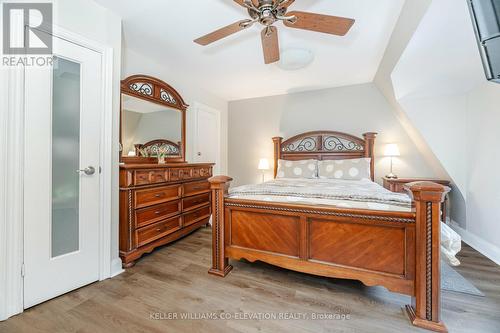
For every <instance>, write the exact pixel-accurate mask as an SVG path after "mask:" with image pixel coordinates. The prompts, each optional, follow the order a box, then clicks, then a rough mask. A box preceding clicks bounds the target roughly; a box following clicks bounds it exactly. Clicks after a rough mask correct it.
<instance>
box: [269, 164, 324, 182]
mask: <svg viewBox="0 0 500 333" xmlns="http://www.w3.org/2000/svg"><path fill="white" fill-rule="evenodd" d="M276 178H318V161H317V160H302V161H285V160H279V161H278V173H277V175H276Z"/></svg>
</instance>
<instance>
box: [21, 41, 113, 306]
mask: <svg viewBox="0 0 500 333" xmlns="http://www.w3.org/2000/svg"><path fill="white" fill-rule="evenodd" d="M53 41H54V43H53V44H54V51H53V52H54V63H53V66H51V67H45V68H40V67H38V68H36V67H30V68H28V67H27V68H26V70H25V82H26V83H25V88H26V90H25V133H26V136H25V152H26V153H25V169H24V170H25V175H24V183H25V188H24V265H25V266H24V268H25V269H24V271H25V276H24V307H25V308H29V307H31V306H33V305H36V304H38V303H41V302H44V301H46V300H48V299H51V298H54V297H56V296H59V295H61V294H64V293H66V292H68V291H70V290H73V289H76V288H79V287H82V286H84V285H86V284H89V283H92V282H94V281H96V280H98V279H99V207H100V206H99V196H100V190H99V178H100V176H99V173H100V172H99V170H100V167H99V163H100V154H99V140H100V126H101V114H102V113H103V107H102V102H101V100H102V99H101V97H102V96H101V87H102V85H101V80H102V73H101V66H102V65H101V54H99V53H97V52H94V51H92V50H90V49H87V48H84V47H81V46H79V45H76V44H73V43H71V42H68V41H66V40H63V39H59V38H56V37H54V39H53Z"/></svg>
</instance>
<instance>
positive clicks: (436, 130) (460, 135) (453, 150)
mask: <svg viewBox="0 0 500 333" xmlns="http://www.w3.org/2000/svg"><path fill="white" fill-rule="evenodd" d="M443 13H446V16H447V19H446V20H443V19H442V18H443ZM394 67H395V68H394V71H393V72H392V73H391V77H392V82H391V84H392V85H393V87H394V91H393V94H394V96H395V99H397V103H398V104H399V105H400V110H401V111H402V112H403V113H404V114H405V116H406V117H407V119H408V120H409V121H410V122H411V124H412V126H414V128H415V129H416V130H417V131H418V132H419V134H420V135H421V137H422V140H423V141H424V142H425V144H426V145H427V146H428V147H429V149H430V150H431V151H432V153H433V154H434V155H435V156H436V158H437V159H438V161H439V162H440V163H441V164H442V165H443V166H444V167H445V169H446V171H447V173H448V175H449V176H450V178H451V179H452V180H453V182H454V183H455V184H456V187H454V189H453V192H452V194H453V197H452V218H453V220H454V222H456V223H455V224H454V226H455V228H456V230H457V231H458V232H459V233H460V234H461V235H462V236H463V238H464V240H465V241H466V242H468V243H469V244H470V245H472V246H473V247H475V248H476V249H478V250H480V251H481V252H482V253H483V254H485V255H487V256H489V257H490V258H492V259H494V260H495V261H496V262H498V263H500V239H499V237H498V230H499V222H500V208H499V207H498V199H499V191H498V190H497V189H496V188H497V186H495V185H494V184H497V183H499V182H500V176H498V175H497V174H496V173H495V172H494V171H495V167H494V165H495V163H498V161H499V154H498V153H497V150H495V149H494V148H493V149H492V148H491V146H492V145H494V142H498V139H499V135H498V129H497V126H495V125H496V124H498V118H499V114H500V113H499V112H498V105H499V98H500V86H499V85H495V84H491V83H486V79H485V76H484V72H483V67H482V64H481V60H480V56H479V52H478V48H477V44H476V40H475V36H474V31H473V28H472V22H471V19H470V15H469V11H468V8H467V3H466V2H465V1H459V2H457V1H455V0H433V1H432V3H431V4H430V6H429V7H428V10H427V11H426V12H425V15H423V18H422V19H421V21H420V22H419V25H418V27H417V28H416V29H415V33H414V34H413V36H412V38H411V40H410V41H409V43H408V45H407V46H406V48H405V49H404V52H402V54H401V56H400V58H399V60H398V63H397V65H396V66H394Z"/></svg>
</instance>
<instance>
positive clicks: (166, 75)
mask: <svg viewBox="0 0 500 333" xmlns="http://www.w3.org/2000/svg"><path fill="white" fill-rule="evenodd" d="M183 70H189V69H183ZM135 74H146V75H151V76H154V77H157V78H159V79H161V80H163V81H165V82H167V83H168V84H170V85H171V86H173V87H174V88H175V89H176V90H177V91H178V92H179V93H180V94H181V96H182V97H183V98H184V100H185V101H186V103H187V104H189V105H191V106H193V105H194V104H195V102H198V103H201V104H204V105H207V106H209V107H211V108H213V109H216V110H218V111H220V112H221V122H222V129H221V147H220V150H221V160H222V162H221V165H220V169H219V170H220V172H221V173H226V172H227V128H228V125H227V124H228V120H227V114H228V104H227V101H226V100H224V99H222V98H219V97H218V96H215V95H213V94H211V93H209V92H207V91H206V90H204V89H202V88H201V87H199V86H198V85H197V83H196V82H192V81H191V80H186V79H184V76H183V75H182V70H181V69H178V68H175V66H174V65H173V64H168V63H165V64H160V63H157V62H155V61H154V60H152V59H150V58H148V57H147V56H144V55H142V54H140V53H138V52H136V51H134V50H131V49H127V48H125V49H124V50H123V63H122V74H121V75H122V79H125V78H126V77H128V76H130V75H135ZM190 109H191V108H189V109H188V110H187V124H186V131H187V138H186V155H187V156H186V157H187V159H188V161H189V160H193V159H194V151H193V142H191V140H190V134H191V133H192V132H193V131H194V126H193V125H194V118H193V112H190ZM191 111H192V110H191Z"/></svg>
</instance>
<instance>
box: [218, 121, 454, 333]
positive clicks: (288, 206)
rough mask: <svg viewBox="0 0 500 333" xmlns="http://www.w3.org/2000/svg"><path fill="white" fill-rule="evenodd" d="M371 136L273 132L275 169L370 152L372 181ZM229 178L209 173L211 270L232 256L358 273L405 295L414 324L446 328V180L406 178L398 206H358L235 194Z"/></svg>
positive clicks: (224, 270) (223, 267)
mask: <svg viewBox="0 0 500 333" xmlns="http://www.w3.org/2000/svg"><path fill="white" fill-rule="evenodd" d="M375 138H376V134H375V133H366V134H365V135H364V138H363V139H362V138H358V137H355V136H352V135H349V134H344V133H339V132H332V131H318V132H310V133H304V134H301V135H298V136H295V137H293V138H291V139H289V140H286V141H283V139H282V138H274V139H273V141H274V148H275V150H274V151H275V175H276V174H277V164H278V163H277V162H278V160H289V161H294V160H311V159H313V160H320V161H321V160H345V159H363V158H370V159H371V165H370V166H369V168H370V171H371V177H372V181H373V167H374V156H375V154H374V144H375ZM339 162H340V161H339ZM358 163H359V161H358ZM340 164H342V163H340ZM231 180H232V179H231V178H230V177H227V176H218V177H213V178H211V179H210V180H209V181H210V183H211V189H212V198H213V200H212V211H213V214H214V215H213V228H212V267H211V269H210V270H209V273H210V274H214V275H217V276H221V277H224V276H226V275H227V274H228V273H229V272H230V271H231V269H232V266H231V265H230V264H229V259H230V258H231V259H236V260H239V259H247V260H249V261H250V262H255V261H263V262H266V263H269V264H272V265H276V266H280V267H283V268H287V269H291V270H295V271H299V272H304V273H310V274H315V275H320V276H325V277H334V278H343V279H356V280H360V281H362V282H363V283H364V284H366V285H368V286H375V285H380V286H384V287H386V288H387V289H388V290H390V291H392V292H397V293H402V294H405V295H409V296H411V297H412V304H411V305H408V306H406V311H407V313H408V315H409V317H410V320H411V322H412V323H413V324H414V325H416V326H419V327H422V328H426V329H430V330H434V331H438V332H446V331H447V329H446V326H445V325H444V324H443V322H442V321H441V319H440V308H441V305H440V302H441V287H440V251H439V248H440V213H441V212H440V210H441V203H442V202H443V199H444V196H445V194H446V193H447V192H448V191H449V189H448V188H447V187H444V186H442V185H440V184H436V183H432V182H416V183H410V184H407V185H405V189H406V191H407V192H408V193H410V194H411V200H408V204H409V205H408V207H407V209H406V210H404V211H401V210H397V209H396V208H393V209H391V208H389V209H383V208H381V207H380V206H379V205H372V206H371V208H366V209H360V208H346V207H343V206H336V205H324V204H313V203H309V204H307V203H289V202H274V201H269V200H265V199H264V200H259V199H248V198H237V197H232V196H231V195H230V194H229V186H230V183H231ZM309 181H311V180H309ZM362 182H364V184H368V183H367V182H369V180H367V179H365V180H362ZM371 186H377V185H375V184H371ZM398 197H399V196H398ZM410 201H412V202H410ZM369 207H370V206H369Z"/></svg>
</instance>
